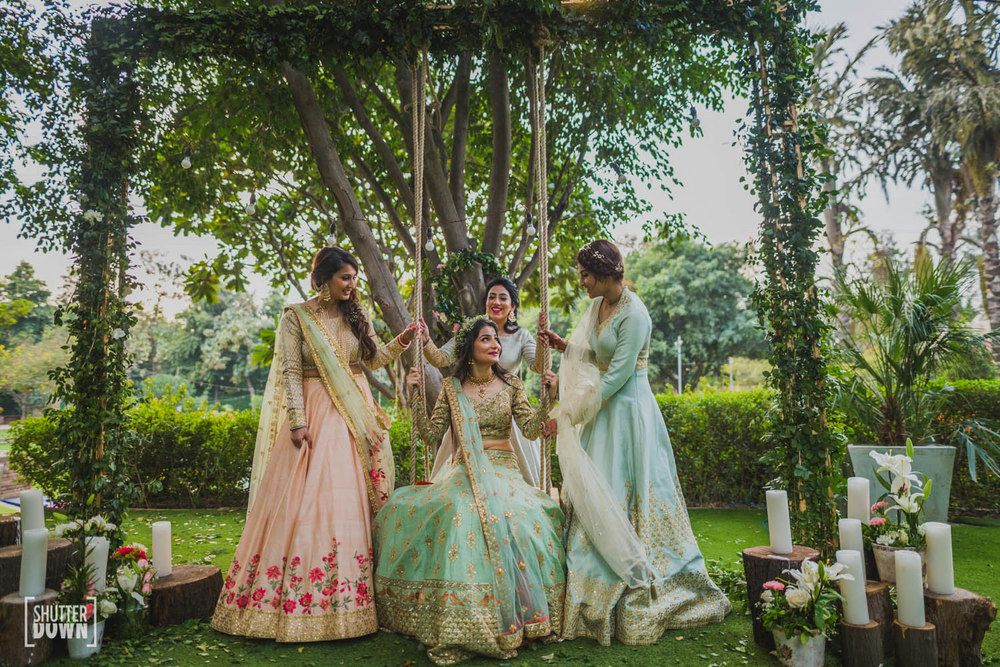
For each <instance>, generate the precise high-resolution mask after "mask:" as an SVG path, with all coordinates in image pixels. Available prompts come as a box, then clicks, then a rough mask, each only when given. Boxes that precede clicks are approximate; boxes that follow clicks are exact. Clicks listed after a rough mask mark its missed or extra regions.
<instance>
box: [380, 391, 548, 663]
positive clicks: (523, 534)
mask: <svg viewBox="0 0 1000 667" xmlns="http://www.w3.org/2000/svg"><path fill="white" fill-rule="evenodd" d="M511 382H512V384H513V386H508V387H504V388H503V389H501V390H500V391H499V392H497V393H495V394H493V395H491V396H489V397H487V398H485V399H483V400H479V399H476V400H472V399H470V398H469V397H468V396H466V394H464V393H462V392H461V387H460V385H459V384H458V381H457V380H455V379H450V380H447V381H446V382H445V384H444V388H443V390H442V392H441V396H440V397H439V399H438V403H437V405H436V407H435V409H434V413H433V416H432V417H431V419H430V422H429V424H428V423H427V422H426V420H425V418H423V417H422V415H421V414H420V411H419V410H418V411H415V412H416V413H417V414H416V416H415V419H416V421H417V427H418V428H419V430H420V432H421V435H422V437H423V439H424V441H425V442H428V443H437V442H440V441H441V437H442V436H443V435H444V433H445V431H446V430H447V429H448V428H449V427H450V428H451V430H452V432H453V437H454V441H455V456H454V458H453V461H452V462H451V463H450V464H449V465H448V466H447V469H446V470H445V471H444V473H443V474H442V475H440V476H439V477H438V478H436V481H435V482H434V483H433V484H429V485H418V486H409V487H405V488H402V489H399V490H398V491H396V493H395V494H393V496H392V499H391V500H390V501H389V502H388V503H387V504H386V506H385V507H384V508H383V510H382V511H381V512H380V513H379V515H378V517H377V518H376V520H375V541H376V545H377V553H378V569H377V572H376V577H375V589H376V593H377V600H378V615H379V623H380V625H381V626H382V627H383V628H385V629H387V630H391V631H393V632H398V633H401V634H405V635H410V636H412V637H414V638H416V639H417V641H419V642H420V643H421V644H424V645H425V646H427V647H428V651H427V653H428V656H429V657H430V659H431V660H433V661H434V662H435V663H437V664H442V665H447V664H454V663H457V662H460V661H461V660H463V659H465V658H468V657H470V656H471V655H473V654H480V655H485V656H490V657H494V658H505V659H506V658H511V657H513V656H514V655H516V652H517V648H518V647H519V646H521V645H522V644H523V643H524V642H525V641H527V640H529V639H533V638H538V637H544V636H547V635H549V634H551V633H558V632H559V630H560V627H561V620H560V614H561V610H562V601H563V587H564V581H565V576H564V567H565V556H564V552H563V546H562V528H563V515H562V511H561V510H560V509H559V507H558V505H556V503H555V502H553V501H552V500H551V499H550V498H549V497H548V496H547V495H545V494H544V493H542V492H541V491H540V490H538V489H536V488H533V487H531V486H529V485H528V484H526V483H525V482H524V480H523V479H522V477H521V473H520V471H519V469H518V465H517V461H516V460H515V459H516V456H515V454H514V453H512V452H505V451H496V450H487V451H484V450H483V447H482V443H483V439H484V438H485V439H490V440H497V439H506V438H509V437H510V435H509V434H510V425H511V417H512V416H513V418H514V420H516V421H517V423H518V424H519V425H520V426H521V429H522V430H523V431H524V432H525V433H526V434H527V435H528V437H538V435H539V430H540V423H541V420H542V415H539V414H536V413H535V412H534V411H532V410H531V408H530V406H529V404H528V401H527V398H526V397H525V395H524V389H523V387H522V385H521V383H520V381H518V380H516V379H514V378H512V379H511Z"/></svg>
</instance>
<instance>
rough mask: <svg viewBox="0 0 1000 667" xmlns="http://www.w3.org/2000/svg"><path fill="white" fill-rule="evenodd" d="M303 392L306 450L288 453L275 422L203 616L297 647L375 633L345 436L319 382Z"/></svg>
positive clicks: (356, 476)
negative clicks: (249, 504) (217, 590)
mask: <svg viewBox="0 0 1000 667" xmlns="http://www.w3.org/2000/svg"><path fill="white" fill-rule="evenodd" d="M359 384H361V388H362V391H363V392H364V393H365V394H366V398H368V400H371V391H370V389H369V388H368V386H367V384H368V383H367V382H364V383H359ZM303 394H304V396H305V411H306V425H307V427H308V428H309V434H310V435H311V436H312V440H313V444H312V447H311V448H310V447H307V446H305V445H303V446H302V447H301V448H296V447H295V445H293V444H292V438H291V432H290V431H289V430H288V426H287V421H286V422H285V423H283V424H282V426H281V432H280V434H279V435H278V437H277V439H276V441H275V444H274V449H273V450H272V452H271V458H270V461H269V462H268V464H267V469H266V470H265V472H264V476H263V478H262V480H261V483H260V488H259V489H258V490H257V495H256V499H255V500H254V506H253V508H252V509H251V511H250V512H249V514H248V515H247V522H246V526H245V527H244V529H243V536H242V537H241V538H240V543H239V546H237V548H236V553H235V555H234V557H233V562H232V565H231V566H230V568H229V572H228V574H227V576H226V580H225V585H224V586H223V588H222V593H221V595H220V596H219V601H218V604H217V605H216V608H215V614H214V615H213V617H212V627H213V628H215V629H216V630H219V631H221V632H226V633H229V634H234V635H243V636H247V637H264V638H270V639H276V640H277V641H279V642H306V641H322V640H328V639H345V638H348V637H358V636H361V635H366V634H370V633H373V632H375V631H376V630H377V629H378V619H377V616H376V614H375V603H374V599H373V595H372V593H373V587H372V542H371V514H370V512H369V503H368V496H367V492H366V490H365V479H364V476H363V474H362V471H361V465H360V463H359V460H358V454H357V450H356V449H355V446H354V438H353V437H352V436H351V433H350V431H349V430H348V426H347V422H345V421H344V418H343V416H342V415H341V414H340V412H338V410H337V408H336V407H335V406H334V404H333V401H331V400H330V397H329V395H328V394H327V393H326V390H325V389H324V387H323V383H322V382H321V381H320V380H319V379H307V380H306V381H305V386H304V388H303Z"/></svg>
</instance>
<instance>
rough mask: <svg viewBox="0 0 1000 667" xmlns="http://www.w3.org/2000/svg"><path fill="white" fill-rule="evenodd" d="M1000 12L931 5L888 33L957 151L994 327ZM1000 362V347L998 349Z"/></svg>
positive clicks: (998, 284)
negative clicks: (973, 223) (999, 26)
mask: <svg viewBox="0 0 1000 667" xmlns="http://www.w3.org/2000/svg"><path fill="white" fill-rule="evenodd" d="M998 25H1000V10H998V9H997V7H996V5H995V4H994V3H977V2H974V1H973V0H925V1H924V2H921V3H918V4H915V5H914V6H912V7H911V8H910V9H909V10H907V12H906V14H905V15H904V16H903V17H902V18H901V19H899V20H898V21H896V22H894V23H893V24H892V25H891V26H890V27H889V29H888V30H887V31H886V37H887V40H888V43H889V46H890V49H892V50H893V51H894V52H895V53H897V54H899V55H900V56H901V63H900V70H901V72H902V73H903V75H904V76H906V77H908V78H910V79H912V80H914V81H917V82H919V84H920V85H919V88H920V89H921V92H922V93H923V94H924V95H925V96H926V97H925V100H924V102H923V103H922V104H923V105H925V108H926V114H927V117H928V118H930V119H931V130H932V136H933V138H934V140H935V141H936V142H937V144H938V145H939V146H943V147H946V146H949V145H951V144H954V145H955V146H957V150H958V155H959V159H960V164H961V175H962V182H963V184H964V185H965V187H966V188H967V190H968V193H969V195H970V196H971V197H970V199H971V201H970V208H971V212H972V215H973V216H974V217H975V220H976V222H977V223H978V227H979V241H980V244H981V247H982V272H983V276H982V278H983V287H984V294H983V297H984V299H983V301H984V306H985V310H986V314H987V316H988V318H989V320H990V324H991V326H992V327H993V328H994V329H996V328H998V327H1000V239H998V235H997V207H998V201H997V183H996V181H997V175H998V173H1000V171H998V167H997V164H998V162H1000V67H998V63H997V50H996V45H997V39H998V36H1000V28H998ZM994 358H995V359H996V360H997V361H998V362H1000V348H996V347H994Z"/></svg>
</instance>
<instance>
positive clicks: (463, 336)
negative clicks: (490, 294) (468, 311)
mask: <svg viewBox="0 0 1000 667" xmlns="http://www.w3.org/2000/svg"><path fill="white" fill-rule="evenodd" d="M479 322H489V320H487V319H486V318H485V317H483V316H482V315H475V316H473V317H467V318H465V320H463V321H462V324H461V326H459V327H458V333H457V334H455V358H458V350H459V348H461V347H464V346H465V345H468V344H469V341H468V338H469V337H470V336H471V335H472V330H473V329H474V328H475V325H476V324H477V323H479Z"/></svg>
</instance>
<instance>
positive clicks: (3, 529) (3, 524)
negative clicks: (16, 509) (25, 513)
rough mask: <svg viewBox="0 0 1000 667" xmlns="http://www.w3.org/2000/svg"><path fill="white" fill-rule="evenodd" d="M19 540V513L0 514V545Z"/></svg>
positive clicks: (7, 545) (15, 542)
mask: <svg viewBox="0 0 1000 667" xmlns="http://www.w3.org/2000/svg"><path fill="white" fill-rule="evenodd" d="M20 541H21V515H19V514H4V515H3V516H0V547H9V546H11V545H12V544H17V543H18V542H20Z"/></svg>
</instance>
